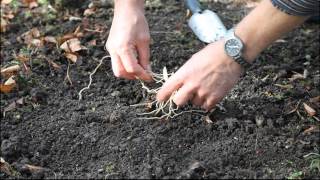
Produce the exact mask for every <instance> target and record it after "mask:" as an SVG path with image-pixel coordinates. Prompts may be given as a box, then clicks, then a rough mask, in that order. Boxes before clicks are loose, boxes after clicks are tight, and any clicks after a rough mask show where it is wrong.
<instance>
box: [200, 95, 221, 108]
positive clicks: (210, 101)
mask: <svg viewBox="0 0 320 180" xmlns="http://www.w3.org/2000/svg"><path fill="white" fill-rule="evenodd" d="M219 101H220V100H219V99H218V98H215V97H212V98H209V99H207V100H206V101H205V102H204V104H203V105H202V107H203V108H204V109H205V110H207V111H210V110H211V109H212V108H213V107H214V106H216V104H217V103H219Z"/></svg>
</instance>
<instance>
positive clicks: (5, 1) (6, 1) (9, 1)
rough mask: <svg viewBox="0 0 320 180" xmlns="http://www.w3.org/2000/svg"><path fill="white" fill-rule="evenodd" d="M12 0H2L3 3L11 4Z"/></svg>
mask: <svg viewBox="0 0 320 180" xmlns="http://www.w3.org/2000/svg"><path fill="white" fill-rule="evenodd" d="M11 2H12V0H1V4H4V5H6V4H10V3H11Z"/></svg>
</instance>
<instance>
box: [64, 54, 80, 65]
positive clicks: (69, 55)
mask: <svg viewBox="0 0 320 180" xmlns="http://www.w3.org/2000/svg"><path fill="white" fill-rule="evenodd" d="M64 55H65V57H66V58H67V59H69V60H70V61H71V62H73V63H76V62H77V60H78V56H77V55H76V54H74V53H65V54H64Z"/></svg>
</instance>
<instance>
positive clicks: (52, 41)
mask: <svg viewBox="0 0 320 180" xmlns="http://www.w3.org/2000/svg"><path fill="white" fill-rule="evenodd" d="M44 41H45V42H48V43H54V44H58V41H57V40H56V38H55V37H53V36H46V37H44Z"/></svg>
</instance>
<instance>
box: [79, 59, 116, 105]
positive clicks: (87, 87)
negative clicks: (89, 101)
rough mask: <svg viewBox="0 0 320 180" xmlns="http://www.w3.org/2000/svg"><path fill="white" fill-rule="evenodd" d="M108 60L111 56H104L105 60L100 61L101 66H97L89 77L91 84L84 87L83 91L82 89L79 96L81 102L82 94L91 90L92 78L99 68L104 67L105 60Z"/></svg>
mask: <svg viewBox="0 0 320 180" xmlns="http://www.w3.org/2000/svg"><path fill="white" fill-rule="evenodd" d="M106 58H110V56H104V57H103V58H101V59H100V62H99V64H98V65H97V66H96V68H95V69H94V70H93V71H92V72H91V73H90V75H89V79H90V80H89V84H88V86H86V87H84V88H83V89H81V90H80V91H79V93H78V96H79V101H80V100H82V92H83V91H85V90H87V89H90V86H91V84H92V76H93V75H94V74H95V73H96V72H97V70H98V69H99V67H100V66H101V65H102V63H103V60H104V59H106Z"/></svg>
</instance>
